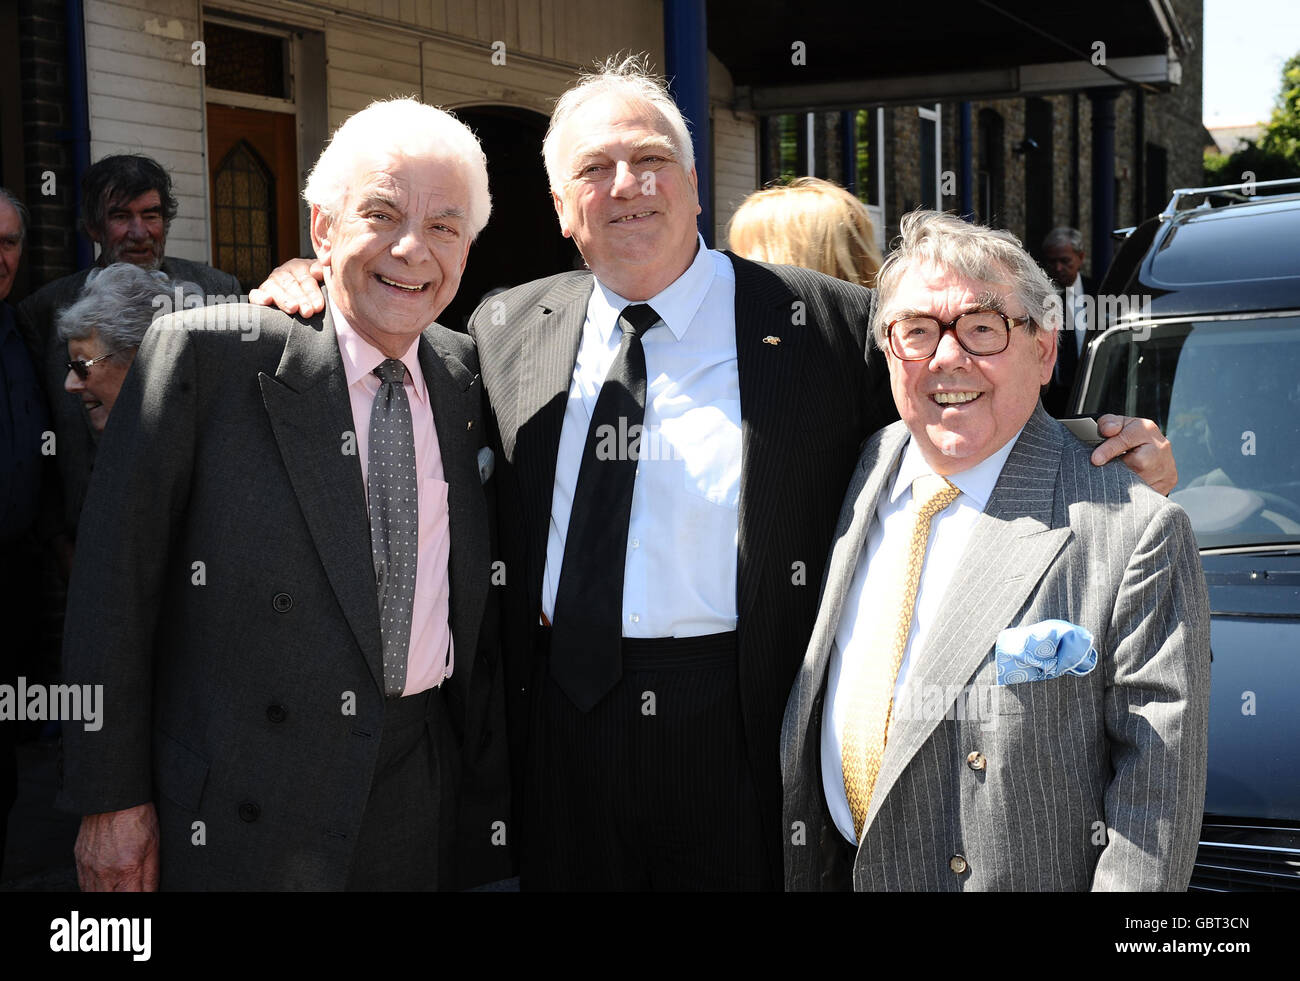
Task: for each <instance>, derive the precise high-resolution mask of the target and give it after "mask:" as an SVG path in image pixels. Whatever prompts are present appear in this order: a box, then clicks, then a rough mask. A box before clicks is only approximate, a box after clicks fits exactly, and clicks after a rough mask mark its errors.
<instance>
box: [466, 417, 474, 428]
mask: <svg viewBox="0 0 1300 981" xmlns="http://www.w3.org/2000/svg"><path fill="white" fill-rule="evenodd" d="M465 428H466V429H473V428H474V420H473V419H471V420H470V421H469V422H467V423H465Z"/></svg>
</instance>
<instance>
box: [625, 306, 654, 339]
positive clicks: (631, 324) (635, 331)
mask: <svg viewBox="0 0 1300 981" xmlns="http://www.w3.org/2000/svg"><path fill="white" fill-rule="evenodd" d="M661 319H662V318H661V317H660V316H659V314H657V313H655V309H654V307H652V306H650V304H648V303H633V304H632V305H631V306H626V307H624V308H623V312H622V313H620V314H619V315H618V322H619V326H620V327H622V328H623V332H624V333H625V334H631V335H633V336H634V337H640V336H641V335H642V334H644V333H645V332H646V331H648V330H649V329H650V328H651V327H653V326H654V325H655V324H657V323H659V321H660V320H661Z"/></svg>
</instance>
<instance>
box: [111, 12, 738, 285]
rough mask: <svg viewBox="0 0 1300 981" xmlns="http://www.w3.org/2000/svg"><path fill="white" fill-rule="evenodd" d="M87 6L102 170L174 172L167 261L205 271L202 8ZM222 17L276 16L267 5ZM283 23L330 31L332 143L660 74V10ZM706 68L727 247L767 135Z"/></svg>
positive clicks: (308, 18) (717, 205)
mask: <svg viewBox="0 0 1300 981" xmlns="http://www.w3.org/2000/svg"><path fill="white" fill-rule="evenodd" d="M85 4H86V47H87V51H86V62H87V69H88V72H89V80H88V89H89V97H90V128H91V159H92V160H98V159H99V158H100V157H102V156H105V155H106V154H109V153H122V152H137V153H145V154H148V155H149V156H152V157H154V158H155V159H157V160H158V161H159V162H160V163H161V164H163V166H165V167H167V168H168V170H170V171H171V174H172V179H173V182H174V184H175V188H176V194H177V198H178V201H179V204H180V213H179V215H178V216H177V219H176V221H175V222H174V223H173V224H172V229H171V233H170V235H169V236H168V242H167V251H168V253H169V254H171V255H176V256H181V257H184V258H191V259H200V260H206V259H207V258H208V255H209V246H208V214H209V208H208V197H207V164H206V159H205V157H206V134H205V129H204V98H203V87H202V70H201V69H200V68H198V67H196V66H193V65H191V64H190V55H191V48H190V45H191V44H192V43H193V42H194V41H195V40H197V39H198V38H199V36H200V27H199V16H200V15H199V0H85ZM222 7H223V9H225V10H228V11H231V12H236V13H238V12H240V11H243V12H245V13H247V14H250V15H254V16H258V15H260V16H262V17H266V16H268V15H269V14H272V11H271V9H270V8H269V7H268V6H267V5H266V4H265V3H264V2H260V0H259V2H250V0H227V3H225V4H223V5H222ZM282 14H283V16H284V19H285V21H286V23H290V24H293V25H296V26H301V27H306V28H316V29H323V30H324V32H325V46H326V57H327V62H328V64H327V69H326V88H327V91H326V92H325V94H324V95H325V100H326V104H327V106H328V125H329V129H330V130H331V131H333V129H334V128H336V127H337V126H338V125H340V124H341V123H342V122H343V120H345V119H346V118H347V117H348V116H349V115H351V114H352V113H354V112H356V111H357V110H358V109H361V108H363V107H364V106H366V105H367V104H368V103H370V102H371V101H372V100H374V99H378V98H387V97H393V96H403V95H410V96H414V97H416V98H420V99H423V100H424V101H425V102H429V103H432V104H434V105H442V106H446V107H450V108H455V107H457V106H472V105H483V104H496V105H509V106H516V107H519V108H526V109H532V110H534V111H536V112H539V113H541V114H543V115H549V114H550V111H551V107H552V105H553V104H554V101H555V99H556V98H557V97H558V96H559V95H560V93H561V92H563V91H564V89H565V88H566V87H567V86H568V85H569V84H570V82H571V81H572V79H573V75H574V72H575V70H576V69H577V68H579V67H582V66H586V65H590V64H591V62H592V61H594V60H597V59H602V58H604V57H607V56H609V55H611V54H615V53H618V52H621V51H629V50H632V51H642V50H644V51H648V52H649V53H650V55H651V58H652V59H653V60H654V62H655V64H656V65H658V66H659V67H660V68H662V66H663V7H662V3H661V2H660V0H328V2H327V0H320V2H317V0H300V2H298V3H295V4H293V5H292V6H288V5H286V6H285V7H284V8H283V11H282ZM495 41H501V42H504V44H505V52H504V53H505V64H504V65H501V64H494V63H493V58H492V55H493V47H492V45H493V42H495ZM709 62H710V94H711V102H712V121H713V140H714V147H713V156H714V193H715V200H714V213H715V220H716V221H715V224H716V229H717V242H718V244H719V245H725V241H726V239H725V235H726V223H727V220H728V219H729V218H730V217H731V214H732V212H733V211H734V210H735V208H736V206H737V205H738V204H739V203H740V201H741V200H743V199H744V197H745V196H746V195H747V194H749V193H750V192H751V191H753V190H754V189H755V187H756V186H757V182H758V160H757V137H756V132H757V123H756V120H755V118H754V117H753V116H752V115H750V114H745V113H735V112H733V111H732V110H731V109H730V108H728V106H729V104H730V101H731V93H732V83H731V79H730V77H729V76H728V75H727V72H726V69H725V68H724V67H723V66H722V64H721V63H720V62H719V61H718V60H717V59H716V58H714V57H712V56H710V58H709ZM319 97H320V93H314V94H313V93H301V94H300V98H307V99H311V98H319ZM539 149H540V148H539ZM309 163H310V161H306V162H305V165H307V164H309Z"/></svg>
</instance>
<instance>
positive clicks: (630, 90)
mask: <svg viewBox="0 0 1300 981" xmlns="http://www.w3.org/2000/svg"><path fill="white" fill-rule="evenodd" d="M603 95H621V96H623V97H624V98H626V99H629V100H632V101H636V102H644V103H646V104H647V105H649V106H651V107H653V108H654V109H656V110H657V111H658V112H659V114H660V115H661V116H663V117H664V122H665V123H667V124H668V136H669V137H670V138H671V140H672V144H673V151H674V152H675V153H676V154H677V157H678V158H679V159H680V160H681V163H682V167H683V168H684V169H686V170H687V171H689V170H690V169H691V168H692V167H694V166H695V147H694V146H693V145H692V144H691V131H690V128H689V126H687V123H686V117H685V116H683V115H682V111H681V110H680V109H678V108H677V103H676V102H675V101H674V100H673V97H672V94H671V93H670V92H669V91H668V83H667V81H666V80H665V79H664V77H663V76H662V75H659V74H657V73H656V72H655V71H654V69H653V67H652V66H651V63H650V56H649V55H648V54H646V53H645V52H642V53H640V54H629V55H623V56H619V55H613V56H612V57H609V58H606V59H605V60H604V61H603V62H599V63H597V64H596V66H595V70H594V71H584V72H582V73H580V74H579V76H578V81H577V82H576V83H574V84H573V85H572V86H570V87H569V89H568V90H567V91H565V93H564V94H563V95H562V96H560V98H559V100H558V101H557V102H556V103H555V109H554V111H552V113H551V124H550V126H548V127H547V128H546V138H545V139H543V140H542V159H543V160H544V161H545V163H546V176H547V178H548V179H549V180H550V182H551V190H553V191H559V190H560V189H561V188H562V187H563V186H564V185H565V184H566V183H567V181H566V179H565V178H564V176H563V174H562V173H561V168H562V167H563V166H564V164H565V163H566V161H561V160H560V146H559V142H560V141H559V132H560V130H561V129H563V128H564V124H565V122H566V121H567V120H568V118H569V117H570V116H572V115H573V114H574V113H575V112H577V111H578V110H579V109H581V108H582V107H583V106H584V105H586V104H587V103H588V102H590V101H591V100H592V99H595V98H598V97H600V96H603Z"/></svg>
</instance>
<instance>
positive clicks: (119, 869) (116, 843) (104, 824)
mask: <svg viewBox="0 0 1300 981" xmlns="http://www.w3.org/2000/svg"><path fill="white" fill-rule="evenodd" d="M73 854H74V855H75V856H76V859H77V885H79V886H80V887H81V891H82V892H157V891H158V812H157V810H155V809H154V806H153V803H152V802H150V803H147V804H137V805H136V806H135V807H128V808H127V809H126V810H124V811H106V812H105V813H103V814H87V815H86V816H85V817H83V818H82V819H81V830H80V831H79V832H78V834H77V844H76V847H75V848H74V849H73Z"/></svg>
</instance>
